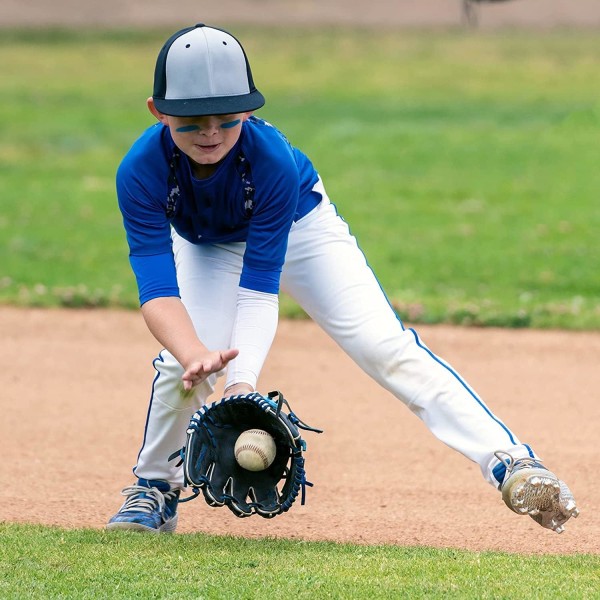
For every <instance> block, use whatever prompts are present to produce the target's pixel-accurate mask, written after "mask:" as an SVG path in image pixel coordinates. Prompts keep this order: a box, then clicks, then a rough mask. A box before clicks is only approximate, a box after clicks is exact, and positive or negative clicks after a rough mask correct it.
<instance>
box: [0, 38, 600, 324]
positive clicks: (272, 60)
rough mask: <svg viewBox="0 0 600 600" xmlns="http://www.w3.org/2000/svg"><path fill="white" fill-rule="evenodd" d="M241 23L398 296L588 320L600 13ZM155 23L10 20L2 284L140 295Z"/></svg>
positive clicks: (421, 317) (54, 293)
mask: <svg viewBox="0 0 600 600" xmlns="http://www.w3.org/2000/svg"><path fill="white" fill-rule="evenodd" d="M236 33H237V34H238V35H239V36H240V37H241V38H242V39H243V40H244V42H245V46H246V47H247V51H248V54H249V55H250V57H251V60H252V64H253V70H254V75H255V80H256V82H257V85H258V86H259V88H260V89H261V90H262V91H263V93H264V94H265V95H266V96H267V105H266V107H265V108H264V109H262V110H261V111H259V115H260V116H262V117H264V118H266V119H267V120H270V121H272V122H273V123H274V124H276V125H278V126H280V127H281V128H282V129H283V130H284V131H285V132H286V134H287V135H288V137H289V138H290V139H291V141H292V142H293V143H295V144H297V145H298V146H300V147H301V148H303V149H304V150H305V151H307V152H308V153H309V154H310V156H311V157H312V158H313V159H314V161H315V163H316V165H317V167H318V169H319V170H320V173H321V175H322V176H323V178H324V181H325V184H326V186H327V189H328V191H329V194H330V196H331V198H332V200H333V201H334V203H335V204H336V205H337V206H338V208H339V210H340V212H341V213H342V214H343V215H344V217H345V218H346V220H347V221H348V222H349V223H350V225H351V228H352V230H353V232H354V233H356V235H357V237H358V239H359V242H360V244H361V246H362V247H363V249H364V250H365V251H366V253H367V256H368V258H369V261H370V263H371V265H372V266H373V267H374V269H375V272H376V274H377V275H378V277H379V279H380V281H381V283H382V285H383V287H384V289H385V290H386V292H387V294H388V296H389V297H390V298H391V299H392V301H393V302H394V304H395V305H396V306H397V307H398V309H399V312H400V314H401V316H403V317H404V318H405V319H408V320H410V321H411V322H442V321H443V322H455V323H463V324H483V325H501V326H532V327H565V328H572V329H584V328H587V329H598V328H600V278H599V277H598V273H599V272H600V251H599V247H598V237H599V236H598V232H599V231H600V228H599V226H600V203H598V190H600V169H598V162H599V158H600V151H599V136H598V131H599V125H600V101H599V100H598V98H600V79H599V78H598V77H597V65H598V62H599V60H600V44H599V43H598V42H599V41H600V39H599V38H600V35H599V34H598V33H597V32H558V33H557V32H554V33H531V32H522V33H513V34H506V33H504V34H497V35H477V34H473V35H469V34H465V33H464V32H445V33H444V32H442V33H425V32H410V33H407V32H402V33H393V32H386V33H377V32H361V34H360V35H356V32H354V31H352V30H333V29H331V30H329V29H328V30H320V31H311V32H307V31H300V30H299V31H293V30H292V31H289V30H282V29H281V30H279V29H249V28H243V29H240V28H236ZM164 37H165V32H164V31H163V32H160V33H156V32H154V33H152V32H146V33H143V32H138V33H127V32H121V33H114V32H113V33H110V32H107V33H102V32H83V33H79V34H73V33H64V32H63V33H61V32H37V33H36V32H27V33H19V32H13V33H10V32H6V33H5V32H3V37H2V38H1V39H0V60H1V61H2V65H3V75H2V78H0V94H1V97H2V99H3V125H2V130H1V133H0V189H2V214H1V216H0V264H1V265H2V266H1V267H0V302H3V303H18V304H23V305H42V306H44V305H63V306H109V305H121V306H129V307H133V306H136V305H137V293H136V290H135V285H134V280H133V276H132V275H131V273H130V270H129V264H128V261H127V248H126V245H125V241H124V234H123V232H122V226H121V220H120V215H119V213H118V210H117V207H116V202H115V193H114V183H113V180H114V172H115V169H116V167H117V165H118V163H119V160H120V159H121V157H122V155H123V154H124V152H126V150H127V148H128V147H129V146H130V144H131V143H132V142H133V140H134V139H135V138H136V137H137V136H138V135H139V133H140V132H141V130H142V129H143V128H144V127H146V126H148V125H150V124H151V123H152V122H153V119H152V117H151V116H150V115H149V114H148V113H147V112H146V109H145V106H144V102H145V99H146V97H147V96H148V95H149V94H150V91H151V83H152V82H151V78H152V73H153V64H154V60H155V56H156V53H157V50H158V48H159V47H160V45H161V43H162V41H163V38H164ZM284 311H285V312H286V314H292V313H294V312H295V308H294V306H293V305H291V304H289V303H284Z"/></svg>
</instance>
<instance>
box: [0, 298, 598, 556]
mask: <svg viewBox="0 0 600 600" xmlns="http://www.w3.org/2000/svg"><path fill="white" fill-rule="evenodd" d="M0 331H1V332H2V339H3V346H4V349H5V357H6V364H5V366H4V369H3V379H2V399H1V406H2V420H1V421H0V438H1V439H2V448H3V452H4V459H3V460H2V462H1V463H0V481H2V483H3V485H2V486H1V488H0V521H18V522H30V523H44V524H51V525H59V526H62V527H92V528H100V527H103V526H104V523H105V522H106V520H107V519H108V518H109V517H110V515H111V514H112V513H113V512H114V511H115V510H116V509H117V508H118V507H119V505H120V502H121V501H120V496H119V490H120V489H121V488H122V487H123V486H125V485H128V484H130V483H131V482H132V476H131V467H132V464H133V463H134V461H135V459H136V455H137V452H138V449H139V446H140V443H141V439H142V434H143V426H144V420H145V416H146V410H147V401H148V396H149V389H150V382H151V379H152V378H153V375H154V371H153V369H152V366H151V360H152V358H153V357H154V354H155V353H156V351H158V349H159V348H158V346H157V344H156V342H155V341H154V340H153V339H152V338H151V336H150V334H149V333H148V332H147V330H146V328H145V325H144V323H143V320H142V317H141V315H140V314H139V313H137V312H126V311H78V310H74V311H67V310H48V311H44V310H22V309H15V308H6V307H5V308H0ZM418 331H419V333H420V335H421V337H422V338H423V339H424V340H425V342H426V343H427V344H428V345H429V346H430V348H431V349H432V350H433V351H434V352H436V353H437V354H439V355H441V356H442V357H444V358H445V359H447V360H448V361H449V362H451V363H452V364H453V366H454V367H456V368H457V369H458V370H459V371H460V372H461V373H462V374H463V375H464V376H465V377H466V378H467V379H468V380H469V382H470V383H471V384H472V385H473V386H474V387H475V389H477V390H478V391H479V392H480V393H481V394H482V395H483V396H484V398H485V399H486V401H487V403H488V404H489V405H490V406H491V407H492V408H493V410H494V411H495V412H496V414H497V415H498V416H499V417H501V418H502V419H503V420H504V421H505V422H506V423H507V424H509V425H510V426H511V427H512V428H513V429H514V430H515V431H516V433H517V434H518V435H519V436H520V437H521V438H522V439H523V440H524V441H527V442H530V443H531V444H533V445H534V446H535V447H536V449H537V450H538V452H539V453H540V454H541V455H542V457H543V458H544V459H545V460H546V461H547V464H548V465H549V466H551V467H553V468H554V469H556V470H557V471H558V473H560V474H561V475H563V476H564V477H565V479H567V480H568V482H569V484H570V486H571V488H572V489H573V492H574V494H575V496H576V497H577V500H578V502H579V504H580V506H581V516H580V517H579V519H577V520H572V521H571V522H569V524H568V527H567V530H566V532H565V533H564V534H562V535H556V534H555V533H553V532H551V531H547V530H543V529H541V528H540V527H539V526H538V525H536V524H535V523H534V522H533V521H531V520H530V519H529V518H528V517H519V516H517V515H515V514H514V513H511V512H510V511H509V510H508V509H507V508H506V507H505V506H504V504H503V503H502V501H501V499H500V496H499V494H498V493H497V492H496V491H495V490H494V489H492V488H491V487H490V486H488V485H487V484H486V483H485V482H484V481H483V479H482V478H481V476H480V473H479V469H478V467H477V466H476V465H474V464H472V463H470V462H469V461H467V460H466V459H465V458H463V457H462V456H461V455H459V454H457V453H455V452H453V451H451V450H449V449H447V448H446V447H445V446H444V445H443V444H441V443H440V442H439V441H437V440H436V439H435V438H433V436H431V435H430V434H429V432H428V431H427V429H426V428H425V427H424V426H423V425H422V424H421V423H420V422H419V421H418V420H417V419H416V418H415V417H414V416H413V415H411V414H410V413H409V411H408V410H407V409H406V408H405V407H404V406H402V404H401V403H399V402H398V401H397V400H395V399H394V398H393V397H392V396H391V395H389V394H388V393H386V392H383V391H382V390H380V389H379V388H378V386H376V385H375V384H374V383H373V382H372V381H371V380H369V379H368V378H367V377H366V376H365V375H364V374H363V373H362V372H361V371H360V370H359V369H358V368H357V367H356V366H355V365H354V364H353V363H352V362H351V361H350V360H349V359H348V358H347V357H346V356H345V355H344V354H343V353H342V351H341V350H339V348H338V347H337V346H335V345H334V344H333V343H332V342H331V340H329V338H327V337H326V336H325V335H324V334H323V333H322V332H321V331H320V329H318V328H317V327H316V326H315V325H314V324H313V323H312V322H289V321H283V322H282V323H281V324H280V328H279V332H278V335H277V338H276V341H275V346H274V349H273V351H272V353H271V355H270V358H269V360H268V362H267V365H266V367H265V370H264V373H263V376H262V379H261V387H264V389H265V390H266V389H267V388H268V389H270V388H273V387H279V388H281V389H282V390H284V391H285V392H286V394H287V396H288V397H289V399H290V400H291V401H292V403H293V406H294V408H295V409H296V410H297V411H298V413H299V414H301V415H302V417H303V418H304V419H306V421H307V422H308V423H311V424H313V425H315V426H320V427H323V428H324V429H325V434H323V435H322V436H317V435H312V434H308V435H307V438H308V441H309V450H308V452H307V467H308V475H309V479H310V480H311V481H313V482H314V484H315V486H314V488H311V489H309V490H308V503H307V504H306V505H305V506H300V505H298V506H295V507H294V509H293V510H291V511H290V512H289V513H288V514H286V515H283V516H281V517H278V518H276V519H274V520H273V521H266V520H264V519H260V518H259V517H252V518H250V519H245V520H241V519H237V518H235V517H234V516H233V515H232V514H231V513H230V512H229V511H228V510H226V509H224V508H222V509H211V508H209V507H208V506H207V505H206V504H205V503H204V502H203V501H202V500H197V501H195V502H192V503H189V504H185V505H183V506H182V508H181V517H180V527H179V531H181V532H193V531H200V532H207V533H216V534H232V535H243V536H252V537H260V536H276V537H287V538H296V539H308V540H322V539H325V540H340V541H352V542H359V543H390V544H399V545H409V546H411V545H427V546H436V547H454V548H466V549H473V550H489V549H493V550H505V551H514V552H529V553H574V552H585V553H598V552H600V518H599V517H598V515H600V480H599V479H598V477H597V470H598V469H597V466H598V451H597V446H596V443H597V437H598V436H597V431H598V422H600V405H599V404H598V402H596V400H595V399H596V396H597V390H598V389H599V388H600V375H599V373H598V368H597V367H598V365H597V357H598V356H599V355H600V333H567V332H559V331H514V330H513V331H510V330H492V329H457V328H453V327H419V328H418Z"/></svg>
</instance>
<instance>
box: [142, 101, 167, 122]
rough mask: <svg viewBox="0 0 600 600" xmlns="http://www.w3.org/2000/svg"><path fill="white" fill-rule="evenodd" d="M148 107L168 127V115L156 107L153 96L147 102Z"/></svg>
mask: <svg viewBox="0 0 600 600" xmlns="http://www.w3.org/2000/svg"><path fill="white" fill-rule="evenodd" d="M146 106H148V110H149V111H150V112H151V113H152V114H153V115H154V116H155V117H156V118H157V119H158V120H159V121H160V122H161V123H162V124H163V125H168V124H169V121H168V119H167V115H165V114H164V113H161V112H160V111H159V110H158V108H156V106H155V105H154V99H153V98H152V96H150V98H148V100H146Z"/></svg>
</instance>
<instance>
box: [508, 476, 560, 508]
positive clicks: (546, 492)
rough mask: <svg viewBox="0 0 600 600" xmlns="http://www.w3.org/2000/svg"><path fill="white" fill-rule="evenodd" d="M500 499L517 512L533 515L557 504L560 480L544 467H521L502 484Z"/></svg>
mask: <svg viewBox="0 0 600 600" xmlns="http://www.w3.org/2000/svg"><path fill="white" fill-rule="evenodd" d="M511 479H514V481H511ZM502 499H503V500H504V502H505V504H506V505H507V506H508V507H509V508H510V509H511V510H513V511H514V512H516V513H517V514H520V515H529V516H531V517H535V516H536V515H538V514H540V512H542V511H551V510H553V509H554V508H555V507H558V506H559V502H560V482H559V480H558V479H557V478H556V477H555V476H553V475H552V474H551V473H549V472H548V471H547V470H546V469H536V468H531V469H523V471H522V472H521V473H515V476H514V477H511V478H510V479H509V480H508V481H507V482H506V485H504V486H503V488H502Z"/></svg>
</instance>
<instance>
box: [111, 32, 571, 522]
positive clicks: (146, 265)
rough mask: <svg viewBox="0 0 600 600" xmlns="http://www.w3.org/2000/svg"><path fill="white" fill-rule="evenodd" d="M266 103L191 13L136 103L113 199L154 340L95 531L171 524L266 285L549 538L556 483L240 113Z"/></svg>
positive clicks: (282, 151) (266, 296) (293, 151)
mask: <svg viewBox="0 0 600 600" xmlns="http://www.w3.org/2000/svg"><path fill="white" fill-rule="evenodd" d="M264 102H265V100H264V98H263V96H262V94H261V93H260V92H259V91H258V90H257V89H256V87H255V85H254V82H253V78H252V72H251V69H250V65H249V63H248V59H247V57H246V54H245V52H244V50H243V48H242V46H241V45H240V43H239V41H238V40H237V39H236V38H234V37H233V36H232V35H231V34H229V33H227V32H225V31H222V30H220V29H217V28H214V27H209V26H206V25H204V24H197V25H194V26H192V27H188V28H185V29H182V30H180V31H178V32H176V33H175V34H173V35H172V36H171V37H170V38H169V39H168V40H167V41H166V43H165V44H164V46H163V48H162V49H161V50H160V53H159V55H158V59H157V62H156V69H155V73H154V91H153V95H152V97H151V98H149V99H148V100H147V105H148V109H149V110H150V112H151V113H152V114H153V115H154V116H155V117H156V119H157V123H156V124H154V125H153V126H151V127H149V128H148V129H147V130H146V131H144V132H143V133H142V135H141V137H140V138H139V139H138V140H137V141H135V143H134V144H133V146H132V147H131V149H130V150H129V152H128V153H127V154H126V156H125V157H124V159H123V161H122V163H121V165H120V167H119V169H118V173H117V193H118V200H119V206H120V209H121V211H122V215H123V222H124V226H125V230H126V234H127V241H128V244H129V248H130V262H131V266H132V269H133V271H134V273H135V276H136V279H137V284H138V288H139V298H140V304H141V311H142V314H143V316H144V319H145V321H146V323H147V326H148V328H149V330H150V331H151V333H152V334H153V335H154V336H155V337H156V339H157V340H158V341H159V342H160V343H161V344H162V345H163V346H164V350H163V351H162V352H160V354H159V355H158V357H157V358H156V359H155V361H154V367H155V369H156V376H155V379H154V382H153V384H152V391H151V398H150V406H149V410H148V415H147V421H146V427H145V430H144V436H143V443H142V447H141V450H140V452H139V455H138V457H137V463H136V465H135V467H134V469H133V473H134V475H135V477H136V481H135V483H134V484H133V485H131V486H129V487H126V488H125V489H124V490H123V492H122V494H123V495H124V496H125V498H126V499H125V502H124V504H123V505H122V507H121V508H120V510H119V511H118V512H117V513H116V514H115V515H114V516H113V517H112V518H111V519H110V521H109V523H108V525H107V527H108V528H109V529H132V530H143V531H154V532H157V531H161V532H172V531H174V530H175V527H176V524H177V503H178V499H179V495H180V492H181V490H182V488H183V487H184V481H183V475H182V469H181V466H179V465H178V463H177V461H173V460H169V457H170V456H171V455H172V454H173V452H175V451H177V450H178V449H180V448H181V447H182V446H183V445H184V443H185V437H186V429H187V427H188V424H189V422H190V417H191V415H192V414H193V413H194V411H196V410H197V409H198V408H199V407H200V406H201V405H202V404H204V403H206V401H207V399H208V398H209V396H210V395H211V394H212V392H213V390H214V386H215V381H216V378H217V377H218V376H220V375H225V376H226V383H225V395H227V396H229V395H234V394H244V393H249V392H253V391H254V390H255V388H256V384H257V380H258V377H259V374H260V372H261V368H262V366H263V363H264V361H265V358H266V356H267V353H268V352H269V349H270V346H271V343H272V341H273V338H274V335H275V331H276V328H277V321H278V293H279V291H280V289H281V290H284V291H285V292H286V293H287V294H289V295H290V296H291V297H292V298H294V299H295V300H296V301H297V302H298V304H299V305H300V306H301V307H302V308H303V309H304V310H305V311H306V313H307V314H308V315H309V316H310V317H311V318H312V319H313V320H314V321H315V322H316V323H318V324H319V325H320V326H321V327H322V328H323V329H324V330H325V332H327V333H328V334H329V335H330V336H331V337H332V338H333V339H334V340H335V341H336V342H337V343H338V344H339V345H340V347H341V348H342V349H343V350H344V351H345V352H346V353H347V354H348V355H349V356H350V357H351V358H352V359H353V360H354V361H355V362H356V363H357V364H358V365H359V366H360V367H361V368H362V369H363V370H364V371H365V372H366V373H367V374H368V375H370V376H371V377H372V378H373V379H374V380H375V381H377V382H378V383H379V384H380V385H381V386H382V387H383V388H385V389H386V390H388V391H389V392H391V393H392V394H393V395H394V396H395V397H396V398H398V399H399V400H400V401H402V402H403V403H404V404H405V405H406V406H407V407H408V408H409V409H410V410H411V411H412V412H413V413H414V414H415V415H417V416H418V417H419V418H420V419H422V420H423V422H424V423H425V425H426V426H427V427H428V428H429V429H430V431H431V432H432V433H433V434H434V435H435V436H436V437H437V438H438V439H440V440H441V441H442V442H444V443H445V444H447V445H448V446H449V447H451V448H453V449H455V450H457V451H458V452H460V453H462V454H463V455H464V456H465V457H467V458H468V459H470V460H471V461H474V462H476V463H477V464H478V465H479V467H480V469H481V473H482V475H483V477H484V479H485V480H486V481H487V482H489V483H490V484H491V485H493V486H495V487H496V488H497V489H499V490H500V491H501V492H502V497H503V499H504V501H505V503H506V504H507V505H508V506H509V508H511V509H512V510H513V511H515V512H516V513H518V514H528V515H530V516H531V517H532V518H533V519H534V520H536V521H537V522H538V523H539V524H540V525H542V526H543V527H546V528H548V529H552V530H554V531H557V532H559V533H560V532H561V531H562V530H563V526H564V523H565V522H566V521H567V520H568V519H569V518H570V517H575V516H577V514H578V509H577V507H576V504H575V501H574V499H573V496H572V494H571V492H570V491H569V489H568V487H567V486H566V485H565V484H564V483H563V482H562V481H560V480H559V479H558V478H557V477H556V475H554V474H553V473H552V472H550V471H549V470H547V469H546V468H545V467H544V465H543V464H542V462H541V461H540V459H539V457H538V456H537V454H536V453H535V452H534V450H533V449H532V448H531V447H530V446H529V445H527V444H526V443H523V442H521V441H520V440H519V439H518V437H517V435H516V434H515V433H514V432H513V431H512V430H511V429H510V428H509V427H508V426H507V425H506V424H505V423H503V422H502V421H501V420H500V419H499V418H498V417H497V416H496V415H495V414H494V413H493V412H492V411H491V410H490V408H489V407H488V406H487V405H486V404H485V403H484V402H483V400H482V399H481V398H480V397H479V396H478V395H477V394H476V393H475V391H474V390H473V389H472V388H471V387H470V386H469V385H468V383H467V382H466V381H465V379H464V378H463V377H461V376H460V375H459V374H458V373H457V372H456V371H455V370H454V369H453V368H452V367H451V366H450V365H449V364H448V363H447V362H445V361H444V360H443V359H441V358H440V357H438V356H436V355H435V354H434V353H433V352H432V351H431V350H430V349H429V348H428V347H427V346H426V345H425V343H424V342H423V341H422V340H421V338H420V337H419V336H418V334H417V333H416V331H414V330H413V329H407V328H405V327H404V325H403V323H402V322H401V321H400V320H399V319H398V317H397V315H396V314H395V312H394V311H393V309H392V308H391V306H390V303H389V301H388V299H387V298H386V296H385V294H384V292H383V291H382V289H381V287H380V285H379V283H378V281H377V279H376V277H375V275H374V274H373V272H372V270H371V269H370V267H369V265H368V263H367V261H366V259H365V256H364V255H363V253H362V251H361V250H360V249H359V247H358V245H357V242H356V239H355V238H354V237H353V235H352V234H351V233H350V231H349V228H348V225H347V224H346V222H345V221H344V220H343V219H342V217H340V216H339V215H338V213H337V211H336V208H335V206H334V205H333V204H332V203H331V202H330V200H329V198H328V196H327V192H326V191H325V187H324V185H323V181H322V180H321V178H320V177H319V174H318V172H317V171H316V170H315V167H314V166H313V164H312V163H311V161H310V160H309V158H308V157H307V156H306V155H305V154H303V153H302V152H301V151H300V150H298V149H297V148H295V147H293V146H292V145H291V144H290V142H289V141H288V140H287V139H286V138H285V136H284V135H283V134H282V133H281V132H280V131H279V130H278V129H276V127H274V126H273V125H271V124H270V123H268V122H266V121H264V120H263V119H261V118H258V117H257V116H255V115H254V111H256V110H257V109H259V108H260V107H262V106H263V104H264Z"/></svg>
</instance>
